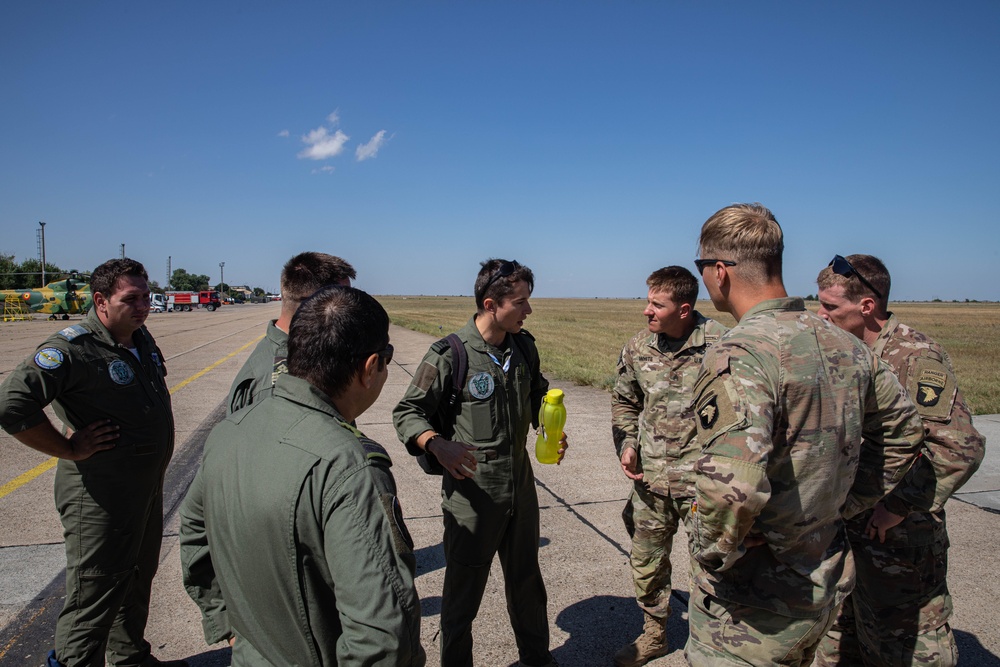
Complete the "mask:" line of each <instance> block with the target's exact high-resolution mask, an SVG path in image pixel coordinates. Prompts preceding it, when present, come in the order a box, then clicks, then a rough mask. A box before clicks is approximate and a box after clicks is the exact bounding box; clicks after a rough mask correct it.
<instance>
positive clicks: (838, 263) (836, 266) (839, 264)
mask: <svg viewBox="0 0 1000 667" xmlns="http://www.w3.org/2000/svg"><path fill="white" fill-rule="evenodd" d="M828 266H830V267H831V268H832V269H833V272H834V273H836V274H837V275H838V276H844V277H845V278H850V277H851V276H856V277H857V279H858V280H860V281H861V284H862V285H864V286H865V287H867V288H868V289H870V290H871V291H872V293H873V294H874V295H875V296H876V297H877V298H879V299H881V298H882V293H881V292H879V291H878V290H877V289H875V288H874V287H873V286H872V284H871V283H870V282H868V280H867V279H865V277H864V276H863V275H861V274H860V273H858V270H857V269H855V268H854V266H853V265H852V264H851V263H850V262H848V261H847V258H846V257H841V256H840V255H834V256H833V259H832V260H830V264H829V265H828Z"/></svg>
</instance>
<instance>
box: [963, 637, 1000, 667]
mask: <svg viewBox="0 0 1000 667" xmlns="http://www.w3.org/2000/svg"><path fill="white" fill-rule="evenodd" d="M953 632H954V633H955V644H956V645H957V646H958V665H959V667H966V666H967V667H973V666H974V667H1000V658H998V657H997V656H996V655H994V654H993V653H990V651H989V649H988V648H986V647H985V646H983V645H982V644H981V643H980V642H979V638H978V637H976V636H975V635H974V634H971V633H968V632H962V631H961V630H953Z"/></svg>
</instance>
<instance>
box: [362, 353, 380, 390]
mask: <svg viewBox="0 0 1000 667" xmlns="http://www.w3.org/2000/svg"><path fill="white" fill-rule="evenodd" d="M381 361H382V360H381V359H380V358H379V356H378V354H377V353H374V352H373V353H371V354H370V355H368V358H367V359H365V363H364V365H363V366H362V367H361V372H360V373H359V378H358V379H360V380H361V384H362V386H364V387H365V389H368V388H369V387H371V386H372V385H374V384H375V378H376V377H378V373H379V364H380V363H381Z"/></svg>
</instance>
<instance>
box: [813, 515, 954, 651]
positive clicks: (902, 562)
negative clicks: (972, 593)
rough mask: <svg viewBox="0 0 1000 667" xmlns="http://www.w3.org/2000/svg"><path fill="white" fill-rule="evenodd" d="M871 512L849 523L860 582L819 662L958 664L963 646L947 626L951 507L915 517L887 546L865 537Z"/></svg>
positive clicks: (895, 532) (888, 539)
mask: <svg viewBox="0 0 1000 667" xmlns="http://www.w3.org/2000/svg"><path fill="white" fill-rule="evenodd" d="M870 516H871V513H870V512H867V513H865V514H863V515H861V516H860V517H856V518H854V519H852V520H851V521H849V522H848V524H847V535H848V538H849V540H850V542H851V549H852V551H853V552H854V562H855V565H856V567H857V582H856V584H855V588H854V592H853V593H851V595H850V596H849V597H848V598H847V599H846V600H845V601H844V604H843V608H842V609H841V611H840V615H839V616H838V617H837V620H836V623H835V624H834V626H833V627H832V628H831V629H830V632H829V633H828V634H827V636H826V637H825V638H824V639H823V642H822V643H821V644H820V648H819V651H818V652H817V655H816V665H818V666H819V667H832V666H833V665H878V666H879V667H881V666H883V665H884V666H885V667H897V666H903V665H933V666H936V667H953V666H954V665H955V664H956V663H957V662H958V649H957V647H956V646H955V638H954V636H953V635H952V632H951V627H950V626H949V625H948V619H949V618H951V612H952V602H951V595H950V594H949V593H948V584H947V581H946V580H945V579H946V576H947V573H948V531H947V529H946V526H945V516H944V512H943V511H942V512H938V513H935V514H928V513H913V514H910V515H909V516H908V517H907V518H906V519H905V520H904V521H903V523H901V524H899V526H897V527H896V528H893V529H892V530H890V531H889V534H888V535H887V536H886V542H885V544H882V543H880V542H879V541H878V540H877V539H875V540H870V539H868V538H867V537H866V536H865V535H864V528H865V526H866V525H867V523H868V519H869V517H870Z"/></svg>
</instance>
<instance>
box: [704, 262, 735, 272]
mask: <svg viewBox="0 0 1000 667" xmlns="http://www.w3.org/2000/svg"><path fill="white" fill-rule="evenodd" d="M716 262H722V263H723V264H724V265H726V266H736V262H734V261H732V260H729V259H696V260H694V265H695V266H697V267H698V273H702V272H703V271H704V270H705V267H706V266H712V265H713V264H715V263H716Z"/></svg>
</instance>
